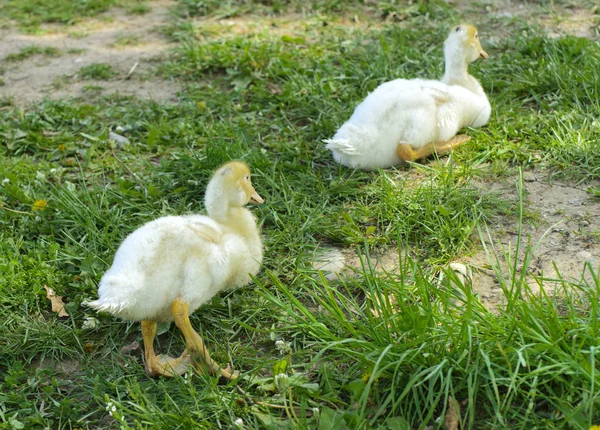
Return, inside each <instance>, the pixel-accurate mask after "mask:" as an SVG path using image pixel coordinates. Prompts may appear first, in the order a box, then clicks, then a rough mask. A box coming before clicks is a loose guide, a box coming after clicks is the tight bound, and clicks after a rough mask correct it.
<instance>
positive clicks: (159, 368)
mask: <svg viewBox="0 0 600 430" xmlns="http://www.w3.org/2000/svg"><path fill="white" fill-rule="evenodd" d="M155 337H156V321H149V320H144V321H142V338H143V339H144V357H145V359H146V366H145V367H146V373H147V374H148V375H149V376H167V377H174V376H176V375H183V374H185V373H186V372H187V371H188V370H189V367H190V357H189V354H188V351H187V349H186V350H185V351H184V352H183V354H181V357H179V358H171V357H168V356H163V355H159V356H157V355H156V354H155V353H154V338H155Z"/></svg>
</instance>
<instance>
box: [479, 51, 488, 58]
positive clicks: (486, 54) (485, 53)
mask: <svg viewBox="0 0 600 430" xmlns="http://www.w3.org/2000/svg"><path fill="white" fill-rule="evenodd" d="M479 57H480V58H484V59H485V58H490V56H489V55H488V53H487V52H485V51H484V50H483V49H482V50H481V51H479Z"/></svg>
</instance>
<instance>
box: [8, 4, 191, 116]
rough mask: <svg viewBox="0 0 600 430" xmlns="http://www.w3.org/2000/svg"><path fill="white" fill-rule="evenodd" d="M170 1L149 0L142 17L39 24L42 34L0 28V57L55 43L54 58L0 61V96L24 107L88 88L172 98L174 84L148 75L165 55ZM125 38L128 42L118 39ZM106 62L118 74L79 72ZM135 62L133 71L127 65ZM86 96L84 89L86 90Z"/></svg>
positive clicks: (116, 15)
mask: <svg viewBox="0 0 600 430" xmlns="http://www.w3.org/2000/svg"><path fill="white" fill-rule="evenodd" d="M171 5H172V3H171V2H169V1H165V0H161V1H154V2H150V6H151V8H152V10H151V11H150V12H149V13H147V14H144V15H141V16H137V15H128V14H126V13H125V12H124V11H123V10H121V9H114V10H111V11H110V12H108V13H106V14H104V15H102V16H101V17H99V18H96V19H92V20H86V21H84V22H82V23H80V24H77V25H75V26H70V27H64V26H60V27H59V26H52V25H48V26H45V27H44V30H46V31H47V33H46V34H44V35H25V34H21V33H19V31H18V29H16V28H14V27H13V28H8V29H7V28H5V29H1V30H0V41H1V43H0V58H2V59H5V58H6V56H7V55H9V54H15V53H18V52H20V50H21V49H23V48H26V47H28V46H32V45H35V46H39V47H41V48H46V47H54V48H57V49H59V50H60V51H61V52H62V53H63V54H62V55H60V56H58V57H46V56H42V55H35V56H32V57H30V58H28V59H26V60H24V61H15V62H8V61H2V62H1V63H0V64H1V66H2V68H3V69H5V72H4V74H3V75H2V76H1V78H2V79H3V80H4V82H5V85H4V86H2V87H0V98H6V97H12V98H13V103H15V104H17V105H28V104H32V103H35V102H38V101H40V100H41V99H42V98H45V97H48V98H51V99H65V98H69V97H81V96H87V95H86V92H85V91H84V90H85V89H86V88H90V87H101V88H102V94H112V93H118V94H121V95H134V96H138V97H141V98H146V99H153V100H156V101H160V102H165V101H175V100H176V95H177V92H178V91H179V90H180V88H179V86H178V85H177V84H175V83H173V82H170V81H166V80H162V79H157V78H155V77H153V69H154V61H155V59H157V58H160V57H162V56H164V55H166V53H167V50H168V49H169V48H170V44H169V42H168V41H167V39H166V37H164V36H163V35H162V34H161V33H160V31H159V30H160V27H162V26H164V25H166V24H167V23H168V22H169V20H170V16H169V11H168V9H169V7H170V6H171ZM123 40H130V41H132V43H130V44H122V43H119V42H120V41H123ZM96 63H103V64H109V65H111V66H112V67H113V68H114V69H115V70H116V71H117V73H118V75H117V77H116V79H111V80H108V81H93V80H82V79H80V77H79V76H78V71H79V70H80V69H81V68H82V67H84V66H88V65H91V64H96ZM135 64H137V67H136V68H135V70H134V71H133V73H132V74H131V75H130V76H128V72H129V71H130V70H131V68H132V67H133V66H134V65H135ZM87 94H89V93H87Z"/></svg>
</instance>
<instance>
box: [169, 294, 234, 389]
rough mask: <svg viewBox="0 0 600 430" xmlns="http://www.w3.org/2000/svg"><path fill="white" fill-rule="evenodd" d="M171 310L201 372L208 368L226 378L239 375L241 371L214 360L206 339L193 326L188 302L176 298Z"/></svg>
mask: <svg viewBox="0 0 600 430" xmlns="http://www.w3.org/2000/svg"><path fill="white" fill-rule="evenodd" d="M171 312H172V313H173V319H174V320H175V324H176V325H177V327H178V328H179V330H181V332H182V333H183V337H184V338H185V342H186V344H187V349H188V351H190V353H191V354H192V357H193V360H194V362H195V367H196V369H198V370H199V371H200V372H204V371H206V370H208V371H209V372H211V373H213V374H220V375H221V376H223V377H224V378H226V379H236V378H237V377H238V376H239V372H237V371H234V372H232V371H231V370H229V369H222V368H221V367H220V366H219V365H218V364H217V363H215V362H214V361H213V359H212V358H210V353H209V352H208V349H206V347H205V346H204V341H203V340H202V338H201V337H200V335H199V334H198V333H196V331H195V330H194V329H193V328H192V324H191V323H190V317H189V314H188V304H187V303H185V302H183V301H182V300H180V299H176V300H175V301H174V302H173V303H172V304H171Z"/></svg>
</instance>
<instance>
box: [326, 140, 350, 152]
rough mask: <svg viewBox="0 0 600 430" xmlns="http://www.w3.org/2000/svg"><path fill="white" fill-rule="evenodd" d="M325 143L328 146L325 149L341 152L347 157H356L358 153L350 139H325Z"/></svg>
mask: <svg viewBox="0 0 600 430" xmlns="http://www.w3.org/2000/svg"><path fill="white" fill-rule="evenodd" d="M323 142H324V143H326V144H327V145H326V146H325V148H327V149H329V150H331V151H337V152H341V153H342V154H346V155H355V154H356V153H357V151H356V148H355V147H354V145H352V143H351V142H350V141H349V140H348V139H325V140H323Z"/></svg>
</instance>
